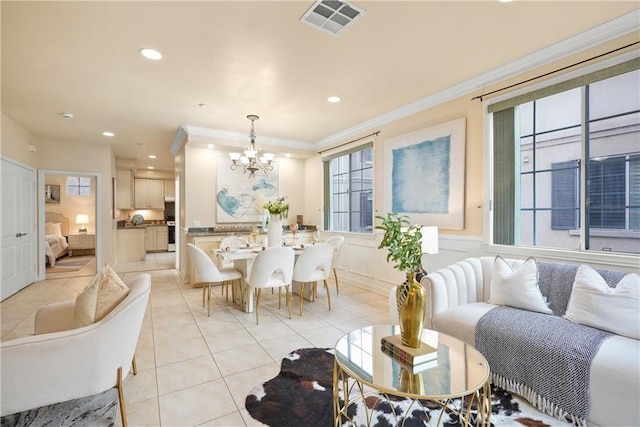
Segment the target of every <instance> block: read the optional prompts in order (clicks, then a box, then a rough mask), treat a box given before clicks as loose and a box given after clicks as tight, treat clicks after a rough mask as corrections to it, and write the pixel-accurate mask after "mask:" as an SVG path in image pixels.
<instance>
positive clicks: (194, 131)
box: [180, 125, 309, 150]
mask: <svg viewBox="0 0 640 427" xmlns="http://www.w3.org/2000/svg"><path fill="white" fill-rule="evenodd" d="M180 129H184V132H186V135H194V136H201V137H205V138H218V139H224V140H227V141H241V142H243V143H245V144H248V143H249V135H248V134H247V133H241V132H232V131H228V130H221V129H211V128H205V127H200V126H189V125H182V126H180ZM258 142H259V143H261V144H267V145H275V146H278V147H287V148H296V149H300V150H309V144H308V143H305V142H300V141H293V140H289V139H282V138H272V137H269V136H262V135H258V136H257V137H256V143H258Z"/></svg>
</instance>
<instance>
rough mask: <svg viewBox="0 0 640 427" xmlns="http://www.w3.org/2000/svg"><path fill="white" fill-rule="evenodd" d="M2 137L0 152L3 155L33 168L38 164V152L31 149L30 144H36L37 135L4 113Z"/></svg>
mask: <svg viewBox="0 0 640 427" xmlns="http://www.w3.org/2000/svg"><path fill="white" fill-rule="evenodd" d="M0 138H1V139H0V152H1V153H2V155H3V156H6V157H9V158H11V159H13V160H15V161H17V162H20V163H22V164H25V165H27V166H31V167H32V168H36V167H37V166H38V165H37V162H38V155H37V153H36V152H32V151H29V145H34V144H35V139H36V137H35V136H34V135H33V134H31V133H30V132H29V131H27V130H25V129H24V128H23V127H22V126H20V125H19V124H18V123H16V122H15V121H13V120H12V119H10V118H9V117H7V116H5V115H4V114H2V132H1V136H0Z"/></svg>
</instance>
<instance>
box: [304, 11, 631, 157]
mask: <svg viewBox="0 0 640 427" xmlns="http://www.w3.org/2000/svg"><path fill="white" fill-rule="evenodd" d="M639 30H640V10H635V11H633V12H630V13H627V14H626V15H622V16H620V17H619V18H615V19H613V20H611V21H608V22H605V23H604V24H601V25H599V26H597V27H594V28H592V29H590V30H587V31H584V32H582V33H580V34H577V35H575V36H572V37H569V38H567V39H565V40H563V41H561V42H558V43H556V44H553V45H551V46H549V47H546V48H544V49H541V50H539V51H537V52H534V53H532V54H530V55H527V56H524V57H522V58H520V59H517V60H515V61H512V62H510V63H508V64H505V65H502V66H500V67H497V68H494V69H493V70H490V71H487V72H485V73H483V74H480V75H478V76H475V77H473V78H471V79H469V80H466V81H464V82H462V83H460V84H457V85H454V86H451V87H449V88H447V89H444V90H442V91H440V92H437V93H435V94H433V95H430V96H427V97H425V98H422V99H419V100H417V101H415V102H412V103H410V104H407V105H405V106H403V107H400V108H397V109H395V110H392V111H389V112H387V113H384V114H382V115H380V116H377V117H374V118H372V119H370V120H367V121H365V122H362V123H360V124H358V125H356V126H353V127H351V128H349V129H345V130H344V131H342V132H338V133H336V134H334V135H331V136H329V137H327V138H324V139H322V140H320V141H318V142H317V143H316V144H314V145H313V147H314V148H315V149H316V150H320V149H323V148H325V147H327V146H330V145H332V144H335V143H337V142H341V141H344V140H345V139H348V138H352V137H354V136H357V135H359V134H362V133H363V132H367V131H371V130H372V129H374V128H376V127H379V126H382V125H385V124H388V123H391V122H394V121H397V120H400V119H402V118H405V117H407V116H410V115H412V114H416V113H419V112H421V111H424V110H427V109H429V108H433V107H435V106H437V105H439V104H442V103H444V102H446V101H449V100H451V99H454V98H457V97H460V96H464V95H468V94H470V93H471V92H473V91H475V90H478V89H481V88H482V87H485V86H489V85H492V84H495V83H499V82H501V81H504V80H507V79H509V78H511V77H516V76H518V75H520V74H522V73H524V72H526V71H529V70H531V69H532V68H537V67H540V66H543V65H546V64H548V63H551V62H554V61H557V60H559V59H562V58H564V57H566V56H569V55H572V54H575V53H577V52H581V51H584V50H586V49H589V48H592V47H594V46H598V45H600V44H603V43H606V42H608V41H611V40H614V39H616V38H618V37H622V36H624V35H627V34H629V33H632V32H637V31H639Z"/></svg>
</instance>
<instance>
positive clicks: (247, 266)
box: [211, 245, 314, 313]
mask: <svg viewBox="0 0 640 427" xmlns="http://www.w3.org/2000/svg"><path fill="white" fill-rule="evenodd" d="M290 247H292V248H293V253H294V254H295V256H296V259H297V258H298V256H299V255H300V254H301V253H302V252H303V251H304V248H305V246H304V245H296V246H290ZM263 250H266V247H264V246H254V245H249V246H248V247H241V248H214V249H211V253H212V254H213V255H215V256H217V257H219V258H221V259H223V260H224V261H227V262H233V268H235V269H236V270H238V271H239V272H241V273H242V277H243V278H242V280H241V283H240V284H238V282H234V284H233V287H234V288H233V302H234V303H235V304H236V305H238V306H240V305H241V303H242V306H241V307H240V308H241V309H242V310H243V311H244V312H245V313H253V305H254V304H253V293H252V292H247V294H246V296H247V298H245V299H242V298H241V295H242V292H243V291H244V289H245V287H246V286H247V277H248V275H249V274H250V273H251V264H252V263H253V260H254V259H255V257H256V256H258V254H259V253H260V252H262V251H263ZM296 285H297V286H296ZM291 288H292V289H291V290H292V292H293V293H295V294H297V295H299V293H300V292H299V290H300V284H295V283H294V284H292V287H291ZM304 298H305V299H307V300H309V301H313V300H314V296H313V293H312V292H311V290H310V289H309V287H307V288H306V289H305V292H304Z"/></svg>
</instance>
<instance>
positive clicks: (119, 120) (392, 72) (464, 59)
mask: <svg viewBox="0 0 640 427" xmlns="http://www.w3.org/2000/svg"><path fill="white" fill-rule="evenodd" d="M312 3H313V2H311V1H289V2H285V1H228V2H224V1H196V2H184V1H173V2H170V1H165V2H145V1H142V2H128V1H102V2H57V1H54V2H11V1H2V2H1V3H0V4H1V13H2V75H1V76H2V92H1V94H2V112H3V113H4V114H6V115H7V116H9V117H10V118H12V119H13V120H15V121H16V122H17V123H19V124H20V125H21V126H23V127H24V128H25V129H27V130H29V131H31V132H32V133H34V134H36V135H39V136H46V137H49V138H53V139H56V140H61V141H79V142H84V143H88V144H105V143H110V144H113V145H114V150H115V153H116V155H118V156H120V157H126V158H136V159H137V164H138V167H146V166H147V165H155V166H156V168H157V169H162V170H172V169H173V158H172V156H171V154H170V152H169V149H170V147H171V144H172V142H173V140H174V138H175V137H176V133H177V130H178V127H179V126H181V125H185V126H189V127H194V128H199V129H200V130H201V131H202V130H203V128H204V130H205V131H206V129H214V130H216V131H214V132H217V131H225V132H227V133H229V135H237V133H241V134H243V135H246V134H248V131H249V124H250V123H249V121H248V120H247V119H246V115H247V114H257V115H259V116H260V120H259V121H257V122H256V125H255V128H256V134H257V135H258V143H260V142H261V141H260V138H261V136H262V137H263V138H265V137H269V139H268V140H269V141H272V140H271V138H274V139H275V140H280V141H282V143H281V144H279V145H280V146H281V150H280V151H281V152H282V151H293V152H295V151H300V150H305V149H306V150H312V149H317V148H318V147H319V146H321V145H322V144H324V143H326V142H327V141H331V140H332V137H336V136H337V135H340V136H344V135H348V134H349V130H350V129H353V128H354V127H356V126H358V125H360V124H361V123H363V122H366V121H369V120H371V119H374V118H376V117H379V116H381V115H384V114H387V113H389V112H391V111H393V110H396V109H398V108H400V107H403V106H405V105H407V104H410V103H414V102H416V101H419V100H421V99H423V98H425V97H429V96H430V95H433V94H435V93H439V92H441V91H443V90H445V89H447V88H451V87H453V86H455V85H458V84H460V83H462V82H465V81H469V79H471V78H472V77H474V76H477V75H481V74H486V73H488V72H490V71H491V70H494V69H496V68H498V67H501V66H504V65H506V64H509V63H512V62H513V61H516V60H519V59H521V58H524V57H525V56H528V55H532V54H534V53H536V52H538V51H540V50H541V49H544V48H547V47H549V46H551V45H553V44H555V43H558V42H561V41H563V40H566V39H568V38H569V37H572V36H574V35H577V34H580V33H583V32H585V31H587V30H589V29H592V28H594V27H596V26H598V25H600V24H603V23H605V22H607V21H610V20H612V19H615V18H618V17H620V16H623V15H625V14H627V13H629V12H632V11H636V12H637V10H638V2H637V1H584V2H583V1H562V2H552V1H537V2H533V1H517V0H516V1H514V2H511V3H499V2H498V1H466V2H463V1H410V2H399V1H360V0H358V1H355V2H354V3H355V4H356V5H357V6H359V7H360V8H362V9H364V10H365V13H364V15H363V16H362V17H361V18H359V19H357V20H356V21H355V22H354V23H353V25H352V26H351V27H350V28H348V29H346V30H345V31H344V32H343V33H342V34H341V35H339V36H332V35H329V34H327V33H324V32H322V31H320V30H318V29H315V28H313V27H311V26H309V25H306V24H304V23H301V22H300V21H299V19H300V18H301V17H302V15H303V14H304V13H305V12H306V10H307V9H308V8H309V7H310V5H311V4H312ZM143 47H152V48H155V49H158V50H159V51H161V52H162V54H163V56H164V57H163V59H162V60H161V61H155V62H154V61H150V60H148V59H145V58H143V57H142V56H141V55H140V54H139V52H138V51H139V49H140V48H143ZM331 95H337V96H340V97H341V98H342V102H341V103H339V104H329V103H328V102H327V97H329V96H331ZM200 103H204V104H206V106H205V107H200V106H198V104H200ZM63 112H70V113H72V114H73V115H74V117H75V118H74V119H73V120H65V119H63V118H62V117H61V113H63ZM105 130H110V131H112V132H114V133H115V134H116V135H115V137H113V138H106V137H103V136H102V132H103V131H105ZM205 133H206V132H205ZM218 133H221V132H218ZM233 139H234V138H229V140H228V142H227V144H228V145H236V146H241V145H243V143H242V142H241V141H234V140H233ZM247 139H248V138H247ZM149 154H155V155H157V156H158V159H156V160H149V159H148V158H147V156H148V155H149Z"/></svg>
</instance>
